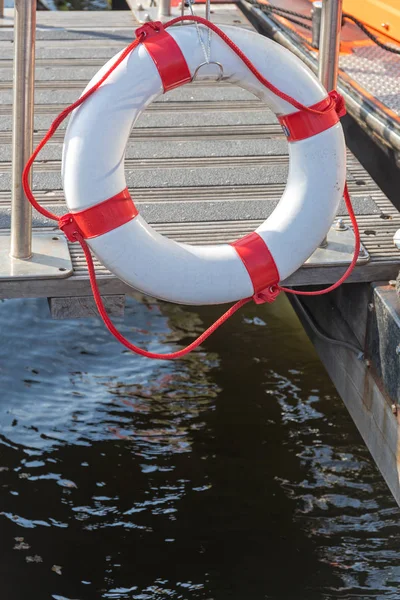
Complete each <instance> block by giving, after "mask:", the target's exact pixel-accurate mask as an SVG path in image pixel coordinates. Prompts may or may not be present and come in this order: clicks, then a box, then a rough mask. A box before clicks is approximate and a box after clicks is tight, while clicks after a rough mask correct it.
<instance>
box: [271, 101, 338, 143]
mask: <svg viewBox="0 0 400 600" xmlns="http://www.w3.org/2000/svg"><path fill="white" fill-rule="evenodd" d="M333 94H334V92H331V95H329V96H327V97H326V98H324V100H321V102H318V103H317V104H313V106H310V107H309V108H311V109H313V110H317V111H324V112H322V114H318V113H313V112H308V111H305V110H299V111H297V112H294V113H291V114H290V115H285V116H283V117H278V119H279V123H280V124H281V125H282V128H283V130H284V132H285V134H286V136H287V139H288V142H299V141H300V140H305V139H307V138H309V137H312V136H313V135H317V134H318V133H322V131H326V129H330V128H331V127H333V125H336V123H338V122H339V117H341V116H343V114H345V113H346V110H345V109H344V112H343V110H342V109H340V110H338V108H337V106H338V104H337V100H336V97H335V96H334V95H333ZM338 96H339V95H338Z"/></svg>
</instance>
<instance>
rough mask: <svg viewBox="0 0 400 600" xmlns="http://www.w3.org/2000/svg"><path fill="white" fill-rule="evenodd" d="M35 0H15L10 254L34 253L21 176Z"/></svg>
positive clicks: (29, 130) (29, 140)
mask: <svg viewBox="0 0 400 600" xmlns="http://www.w3.org/2000/svg"><path fill="white" fill-rule="evenodd" d="M35 37H36V0H15V9H14V95H13V138H12V188H11V256H12V257H13V258H25V259H27V258H30V257H31V256H32V208H31V205H30V203H29V202H28V200H27V198H26V197H25V194H24V191H23V189H22V183H21V177H22V171H23V168H24V165H25V163H26V161H27V160H28V158H29V156H30V155H31V154H32V149H33V108H34V85H35Z"/></svg>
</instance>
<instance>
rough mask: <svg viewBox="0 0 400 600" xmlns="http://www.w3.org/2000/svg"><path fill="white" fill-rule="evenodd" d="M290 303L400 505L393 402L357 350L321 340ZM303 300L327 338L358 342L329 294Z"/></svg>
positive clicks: (399, 450)
mask: <svg viewBox="0 0 400 600" xmlns="http://www.w3.org/2000/svg"><path fill="white" fill-rule="evenodd" d="M355 293H357V292H356V291H355ZM289 299H290V301H291V303H292V305H293V308H294V309H295V311H296V313H297V314H298V316H299V319H300V321H301V322H302V324H303V325H304V328H305V330H306V331H307V333H308V335H309V337H310V339H311V340H312V342H313V343H314V345H315V348H316V350H317V352H318V354H319V356H320V358H321V361H322V363H323V365H324V366H325V368H326V370H327V372H328V374H329V376H330V378H331V379H332V381H333V383H334V385H335V387H336V389H337V391H338V393H339V395H340V396H341V398H342V399H343V402H344V404H345V405H346V407H347V409H348V411H349V413H350V415H351V417H352V419H353V421H354V422H355V424H356V426H357V428H358V430H359V432H360V434H361V435H362V437H363V439H364V442H365V444H366V445H367V447H368V449H369V451H370V452H371V455H372V457H373V459H374V460H375V462H376V464H377V466H378V468H379V470H380V471H381V473H382V475H383V477H384V479H385V481H386V483H387V485H388V486H389V488H390V491H391V492H392V494H393V496H394V498H395V500H396V502H397V503H398V504H399V505H400V478H399V464H400V446H399V441H400V436H399V432H400V425H399V423H398V422H397V418H396V416H395V415H394V414H393V410H392V406H391V401H390V399H389V398H388V397H387V396H386V395H385V394H384V392H383V391H382V390H381V388H380V386H379V384H378V382H377V381H376V380H375V378H374V376H373V373H372V371H371V369H370V368H369V366H368V363H367V362H366V361H365V360H360V358H359V357H358V356H357V354H356V353H355V352H352V351H350V350H348V349H347V348H344V347H341V346H337V345H332V344H330V343H327V342H326V341H323V340H321V339H319V337H318V336H317V335H316V334H315V333H314V332H313V331H312V330H311V328H310V327H309V325H308V324H307V322H306V320H305V319H304V316H303V315H302V313H301V311H299V309H298V308H297V307H296V302H294V301H293V299H292V298H289ZM302 302H303V304H304V306H305V307H306V308H307V310H308V312H309V314H311V316H312V317H313V319H314V320H315V321H316V322H317V323H318V324H319V326H320V327H321V328H322V329H323V330H324V331H325V332H326V333H327V334H328V335H330V336H332V337H334V338H336V339H341V340H344V341H347V342H351V343H353V344H356V345H357V344H358V341H357V339H356V337H355V336H354V334H353V332H352V330H351V329H350V327H349V326H348V324H347V323H346V321H345V320H344V319H343V318H342V315H341V313H340V311H339V309H338V307H337V306H336V303H337V298H336V299H335V300H334V301H332V298H330V297H329V295H327V296H319V297H309V298H303V299H302ZM346 302H348V299H346ZM353 317H354V321H356V320H357V319H359V320H361V321H362V323H361V324H359V325H358V326H357V327H358V329H359V330H360V329H362V328H363V327H364V326H365V325H366V323H365V313H362V314H359V313H357V312H355V313H354V315H353Z"/></svg>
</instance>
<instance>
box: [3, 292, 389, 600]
mask: <svg viewBox="0 0 400 600" xmlns="http://www.w3.org/2000/svg"><path fill="white" fill-rule="evenodd" d="M220 312H221V308H218V307H217V308H202V309H201V310H199V309H182V308H180V307H177V306H167V305H161V306H160V304H158V303H153V302H147V303H140V302H138V301H136V300H133V299H129V300H128V306H127V314H126V317H125V320H124V323H123V325H122V324H121V323H120V326H121V327H122V330H123V332H124V333H125V334H127V335H128V336H130V337H131V338H135V339H136V340H137V341H138V342H140V343H141V344H144V345H145V346H146V347H148V348H151V349H152V350H158V351H161V350H164V351H166V350H168V349H170V348H172V347H173V343H175V342H177V343H179V344H183V343H185V342H186V343H187V342H188V341H190V340H191V339H192V338H193V336H194V335H195V334H196V333H198V332H199V331H201V330H202V329H203V328H204V325H205V324H206V323H209V322H210V321H211V320H212V319H214V318H215V317H216V316H217V315H219V314H220ZM0 328H1V333H2V346H1V348H0V369H1V370H0V377H1V392H2V393H1V401H0V441H1V445H0V452H1V454H0V490H1V500H0V536H1V541H2V543H1V588H2V597H4V598H7V600H20V599H22V598H24V599H25V598H33V599H35V600H36V599H38V600H39V599H40V600H41V599H45V598H53V599H55V600H65V599H68V600H71V599H79V600H92V599H98V598H104V599H120V598H121V599H122V598H131V599H140V600H161V599H165V598H172V599H184V600H195V599H196V600H197V599H201V600H228V599H234V600H239V599H240V600H242V599H250V600H262V599H285V600H286V599H287V600H297V599H301V600H313V599H315V600H317V599H318V600H320V599H323V600H327V599H334V598H341V599H347V598H348V599H350V598H351V599H352V600H354V599H358V600H364V599H366V598H375V599H383V598H385V599H394V598H398V592H397V590H398V586H399V582H400V567H399V566H398V545H399V539H400V528H399V524H398V519H399V511H398V509H397V508H396V506H395V503H394V501H393V500H392V498H391V497H390V494H389V492H388V490H387V488H386V486H385V484H384V482H383V481H382V479H381V477H380V475H379V473H378V472H377V470H376V468H375V467H374V465H373V464H372V461H371V459H370V457H369V455H368V452H367V450H366V449H365V447H364V445H363V443H362V440H361V438H360V437H359V435H358V433H357V431H356V430H355V427H354V425H353V423H352V422H351V420H350V418H349V417H348V415H347V412H346V410H345V409H344V407H343V405H342V403H341V401H340V399H339V398H338V397H337V395H336V393H335V391H334V389H333V387H332V385H331V383H330V381H329V380H328V378H327V376H326V374H325V372H324V370H323V368H322V367H321V365H320V363H319V362H318V360H317V358H316V356H315V354H314V351H313V349H312V347H311V345H310V344H309V342H308V341H307V339H306V337H305V335H304V333H303V332H302V330H301V328H300V326H299V324H298V322H297V321H296V318H295V317H294V315H293V313H292V311H291V309H290V308H289V305H288V303H287V302H286V300H285V299H283V298H282V299H281V300H279V301H278V302H277V303H275V304H274V305H273V306H268V307H258V308H256V307H252V306H249V307H247V308H246V309H245V310H244V311H242V312H241V313H240V314H239V315H235V317H234V318H233V319H232V320H231V321H230V322H229V323H228V324H227V325H226V326H225V327H224V328H223V329H222V330H220V331H218V332H217V333H216V334H215V335H214V336H213V337H212V339H210V340H209V341H208V342H207V343H206V344H205V345H204V346H203V347H202V350H200V351H197V352H195V353H193V354H192V355H190V356H189V357H187V358H186V359H185V360H182V361H179V362H173V363H172V362H161V361H153V362H151V361H148V360H146V359H141V358H138V357H134V356H132V355H131V354H130V353H128V352H126V351H124V349H123V348H122V347H120V346H118V345H117V344H116V343H114V341H113V340H112V339H111V337H110V336H109V335H108V333H107V332H105V331H104V329H103V326H102V325H101V324H100V323H99V322H98V321H97V320H83V321H68V322H56V321H51V320H50V319H49V317H48V310H47V305H46V302H45V301H33V300H13V301H6V302H2V303H1V304H0Z"/></svg>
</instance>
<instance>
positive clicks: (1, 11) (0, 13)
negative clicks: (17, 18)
mask: <svg viewBox="0 0 400 600" xmlns="http://www.w3.org/2000/svg"><path fill="white" fill-rule="evenodd" d="M3 17H4V0H0V19H2V18H3Z"/></svg>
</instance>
